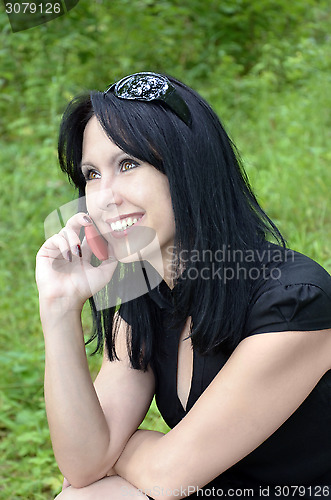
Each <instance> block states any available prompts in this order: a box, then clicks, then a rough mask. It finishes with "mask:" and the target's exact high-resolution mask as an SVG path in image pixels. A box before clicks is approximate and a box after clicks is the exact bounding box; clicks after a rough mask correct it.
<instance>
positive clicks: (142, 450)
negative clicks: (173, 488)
mask: <svg viewBox="0 0 331 500" xmlns="http://www.w3.org/2000/svg"><path fill="white" fill-rule="evenodd" d="M162 437H164V434H162V433H160V432H157V431H148V430H138V431H137V432H135V433H134V434H133V436H132V437H131V439H130V440H129V441H128V443H127V445H126V446H125V448H124V450H123V453H122V454H121V456H120V457H119V459H118V460H117V462H116V464H115V466H114V468H113V472H115V473H116V474H118V475H119V476H121V477H123V478H124V479H126V480H127V481H129V482H130V483H131V484H133V485H134V486H135V487H136V488H139V489H140V490H141V491H143V492H146V493H147V494H148V495H149V496H152V497H153V491H154V492H155V491H157V494H158V498H168V499H169V498H171V496H170V495H169V493H170V492H169V491H168V494H166V489H167V487H166V485H164V484H162V483H163V479H162V478H163V477H164V474H163V473H161V470H160V469H161V467H160V466H161V459H162V446H160V445H161V441H162Z"/></svg>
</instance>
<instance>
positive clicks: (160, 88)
mask: <svg viewBox="0 0 331 500" xmlns="http://www.w3.org/2000/svg"><path fill="white" fill-rule="evenodd" d="M168 88H169V83H168V82H167V80H166V78H164V77H162V76H158V75H153V74H146V73H140V74H137V75H131V76H128V77H126V78H124V79H123V80H120V81H119V82H118V83H117V84H116V85H115V95H116V96H117V97H121V98H122V99H141V100H143V101H153V100H155V99H160V98H161V97H162V96H164V95H165V93H166V92H167V90H168Z"/></svg>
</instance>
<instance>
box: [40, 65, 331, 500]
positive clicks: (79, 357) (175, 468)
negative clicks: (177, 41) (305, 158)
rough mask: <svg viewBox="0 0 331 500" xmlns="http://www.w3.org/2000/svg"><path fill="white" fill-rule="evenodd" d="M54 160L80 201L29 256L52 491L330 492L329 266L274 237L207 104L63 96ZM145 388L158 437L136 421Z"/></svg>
mask: <svg viewBox="0 0 331 500" xmlns="http://www.w3.org/2000/svg"><path fill="white" fill-rule="evenodd" d="M59 159H60V165H61V168H62V170H63V171H64V172H66V173H67V174H68V176H69V178H70V179H71V180H72V182H73V183H74V184H75V185H76V187H77V188H78V190H79V196H80V197H81V201H82V206H83V207H84V211H82V212H79V213H77V214H75V215H74V216H73V217H72V218H71V219H69V221H68V223H67V225H66V227H65V228H64V229H62V230H61V231H60V233H59V234H57V235H54V236H53V237H51V238H50V239H49V240H47V241H46V242H45V244H44V245H43V246H42V248H41V249H40V251H39V253H38V256H37V273H36V275H37V283H38V287H39V294H40V312H41V320H42V324H43V330H44V335H45V346H46V370H45V398H46V407H47V416H48V421H49V426H50V431H51V438H52V443H53V448H54V453H55V457H56V460H57V462H58V464H59V467H60V469H61V471H62V472H63V474H64V476H65V477H66V478H67V479H66V480H65V487H64V490H63V492H62V493H61V494H60V495H59V496H58V498H61V500H62V498H63V499H71V498H72V499H90V498H91V499H92V498H93V499H95V498H98V499H102V498H105V499H106V498H107V499H108V498H118V499H119V498H121V497H122V496H125V495H129V496H130V497H133V498H137V499H138V498H142V497H144V495H143V494H142V493H141V492H145V493H146V494H147V495H148V496H149V497H150V498H153V499H156V498H172V499H174V498H184V497H185V496H191V497H192V498H195V497H199V496H203V495H205V496H213V497H218V496H235V495H236V496H244V495H245V491H246V490H247V491H249V495H248V494H247V495H246V496H250V498H256V499H257V498H260V497H261V496H262V495H264V496H268V497H269V498H287V497H288V496H291V497H301V498H314V497H316V498H317V497H321V496H328V495H329V493H330V491H329V485H330V484H331V466H330V464H331V445H330V443H331V411H330V398H331V389H330V388H331V278H330V276H329V275H328V274H327V272H326V271H325V270H324V269H323V268H321V267H320V266H319V265H318V264H317V263H316V262H314V261H312V260H311V259H309V258H308V257H305V256H304V255H301V254H299V253H297V252H294V251H292V250H290V249H289V248H287V246H286V244H285V241H284V240H283V238H282V236H281V234H280V232H279V231H278V229H277V227H276V226H275V224H274V223H273V222H272V221H271V220H270V219H269V217H268V216H267V215H266V214H265V213H264V211H263V210H262V208H261V207H260V206H259V204H258V202H257V200H256V198H255V196H254V194H253V192H252V190H251V187H250V185H249V183H248V180H247V177H246V175H245V172H244V169H243V167H242V166H241V163H240V160H239V157H238V155H237V154H236V150H235V147H234V145H233V144H232V142H231V140H230V139H229V138H228V136H227V134H226V132H225V131H224V129H223V127H222V125H221V123H220V121H219V119H218V117H217V116H216V115H215V113H214V112H213V111H212V110H211V108H210V107H209V105H208V104H207V103H206V102H205V101H204V100H203V99H202V98H201V97H200V96H199V95H198V94H197V93H196V92H194V91H193V90H192V89H190V88H189V87H187V86H185V85H184V84H183V83H181V82H179V81H177V80H175V79H174V78H170V77H166V76H164V75H159V74H155V73H138V74H135V75H130V76H129V77H126V78H124V79H123V80H121V81H120V82H118V83H116V84H113V85H111V86H110V87H109V88H108V89H107V90H106V91H105V92H96V91H94V92H91V93H89V94H88V95H83V96H80V97H78V98H76V99H74V100H73V101H72V102H71V103H70V105H69V106H68V108H67V110H66V112H65V114H64V117H63V120H62V124H61V131H60V139H59ZM83 202H84V203H85V202H86V206H84V204H83ZM82 227H85V229H86V234H89V232H90V234H91V231H92V232H94V234H95V238H96V239H99V238H101V237H102V238H103V241H104V244H105V248H106V251H105V255H104V259H102V260H103V262H102V263H101V264H100V265H97V266H95V265H92V263H91V262H92V259H91V257H92V251H91V248H92V250H93V241H92V240H93V237H88V238H87V240H88V242H89V244H87V242H86V240H85V239H84V240H83V241H82V242H81V239H80V237H79V236H80V231H81V228H82ZM272 240H273V242H272ZM89 245H90V247H91V248H90V247H89ZM139 266H141V267H139ZM139 269H141V273H140V274H139V272H138V270H139ZM137 276H140V277H142V279H143V280H144V283H145V288H144V291H143V292H141V288H140V289H139V293H136V294H135V290H136V289H135V280H136V278H137ZM114 283H121V286H122V288H121V290H122V292H123V293H122V295H121V304H120V306H116V304H117V301H116V298H114V296H113V295H114V294H116V287H115V286H114ZM98 293H104V294H105V296H106V295H107V294H110V295H111V296H112V300H111V301H108V302H107V300H105V301H103V302H102V301H101V303H102V304H103V307H99V306H98V307H97V305H96V299H95V297H96V294H98ZM88 299H89V300H90V304H91V307H92V314H93V318H94V325H95V335H96V336H97V339H98V347H100V348H102V347H103V345H104V346H105V349H104V359H103V364H102V367H101V370H100V372H99V374H98V376H97V378H96V380H95V382H94V384H93V383H92V381H91V379H90V375H89V370H88V365H87V359H86V353H85V347H84V339H83V333H82V327H81V319H80V317H81V309H82V307H83V304H84V303H85V302H86V301H87V300H88ZM111 304H115V305H111ZM99 305H100V302H99ZM154 395H155V396H156V402H157V405H158V408H159V410H160V412H161V414H162V416H163V418H164V419H165V421H166V422H167V424H168V425H169V426H170V427H171V430H170V431H169V432H168V433H167V434H166V435H163V434H161V433H159V432H155V431H153V430H144V431H143V430H137V429H138V427H139V425H140V423H141V422H142V420H143V418H144V416H145V414H146V412H147V411H148V408H149V406H150V403H151V401H152V398H153V396H154ZM266 492H267V493H268V495H267V494H266Z"/></svg>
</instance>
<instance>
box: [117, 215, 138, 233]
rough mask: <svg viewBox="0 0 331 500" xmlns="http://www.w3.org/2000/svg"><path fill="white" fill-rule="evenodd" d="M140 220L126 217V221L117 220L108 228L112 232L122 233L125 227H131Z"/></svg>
mask: <svg viewBox="0 0 331 500" xmlns="http://www.w3.org/2000/svg"><path fill="white" fill-rule="evenodd" d="M140 219H141V217H139V218H138V219H137V218H136V217H135V218H132V217H128V218H127V219H121V220H117V221H116V222H112V223H111V224H110V227H111V228H112V230H113V231H124V229H126V228H127V227H131V226H132V225H133V224H135V223H136V222H138V220H140Z"/></svg>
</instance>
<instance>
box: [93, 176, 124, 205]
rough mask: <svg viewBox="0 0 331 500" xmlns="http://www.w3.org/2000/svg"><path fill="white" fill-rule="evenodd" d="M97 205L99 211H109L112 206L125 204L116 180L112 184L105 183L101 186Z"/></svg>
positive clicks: (97, 194) (97, 196)
mask: <svg viewBox="0 0 331 500" xmlns="http://www.w3.org/2000/svg"><path fill="white" fill-rule="evenodd" d="M95 201H96V204H97V205H98V207H99V209H101V210H107V209H109V208H110V207H111V205H116V206H119V205H121V204H122V203H123V196H122V194H121V189H120V185H119V184H118V183H117V182H116V180H114V179H113V180H112V182H109V181H108V182H103V183H101V184H100V189H99V190H98V192H97V193H96V200H95Z"/></svg>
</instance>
